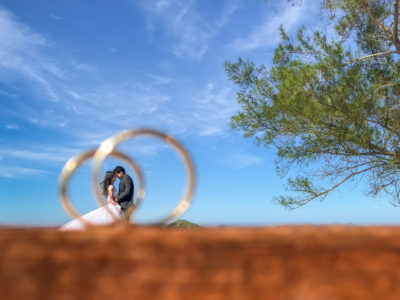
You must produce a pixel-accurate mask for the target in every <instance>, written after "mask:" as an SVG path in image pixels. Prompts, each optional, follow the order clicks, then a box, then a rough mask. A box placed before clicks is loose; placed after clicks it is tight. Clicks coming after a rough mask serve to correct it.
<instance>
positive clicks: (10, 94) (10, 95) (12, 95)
mask: <svg viewBox="0 0 400 300" xmlns="http://www.w3.org/2000/svg"><path fill="white" fill-rule="evenodd" d="M0 95H4V96H7V97H10V98H17V97H18V95H17V94H14V93H8V92H5V91H2V90H0Z"/></svg>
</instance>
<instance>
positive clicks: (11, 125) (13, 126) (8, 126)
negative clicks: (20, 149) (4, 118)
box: [6, 124, 19, 130]
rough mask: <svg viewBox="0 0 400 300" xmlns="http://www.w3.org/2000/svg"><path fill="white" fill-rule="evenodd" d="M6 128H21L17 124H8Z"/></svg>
mask: <svg viewBox="0 0 400 300" xmlns="http://www.w3.org/2000/svg"><path fill="white" fill-rule="evenodd" d="M6 128H7V129H9V130H17V129H19V126H18V125H15V124H7V125H6Z"/></svg>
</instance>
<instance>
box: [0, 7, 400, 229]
mask: <svg viewBox="0 0 400 300" xmlns="http://www.w3.org/2000/svg"><path fill="white" fill-rule="evenodd" d="M284 2H286V1H282V3H284ZM303 4H304V5H303V6H302V7H298V6H290V5H281V4H278V1H276V2H275V1H274V4H272V5H271V4H270V3H264V1H262V0H253V1H245V0H227V1H211V0H197V1H195V0H193V1H185V0H154V1H153V0H146V1H144V0H143V1H139V0H138V1H135V0H116V1H113V2H112V3H111V2H110V1H77V0H75V1H74V0H71V1H61V0H48V1H45V0H41V1H35V2H34V3H33V2H27V1H24V0H12V1H0V101H1V102H0V103H1V110H0V142H1V143H0V224H6V225H7V224H8V225H35V226H47V225H51V226H54V225H60V224H63V223H65V222H67V221H68V220H69V217H68V216H67V215H66V214H65V213H64V212H63V210H62V208H61V205H60V202H59V197H58V191H57V181H58V176H59V174H60V171H61V169H62V167H63V165H64V163H65V162H66V161H67V159H68V158H69V157H71V156H73V155H75V154H77V153H79V152H81V151H84V150H86V149H89V148H95V147H97V146H98V145H99V144H100V142H101V141H103V140H104V139H105V138H107V137H109V136H111V135H113V134H114V133H117V132H118V131H120V130H123V129H127V128H137V127H150V128H155V129H159V130H162V131H165V132H168V133H171V134H173V135H175V136H176V137H177V138H178V139H179V140H180V141H181V142H182V143H183V144H184V145H185V146H186V147H187V148H188V150H189V151H190V153H191V155H192V157H193V158H194V161H195V164H196V168H197V175H198V181H197V188H196V192H195V197H194V199H193V205H192V206H191V207H190V208H189V210H188V211H187V212H186V213H185V214H184V215H183V216H182V217H183V218H185V219H188V220H191V221H193V222H196V223H199V224H201V225H271V224H293V223H295V224H298V223H306V224H310V223H311V224H323V223H346V224H347V223H354V224H398V223H399V221H398V220H399V218H398V215H399V209H398V208H395V207H393V206H391V205H390V204H389V203H388V200H387V199H385V198H381V199H373V198H368V197H367V196H366V195H365V194H364V193H363V191H364V190H365V189H364V188H363V183H362V182H361V183H359V184H358V185H347V186H345V187H343V188H342V189H341V191H340V192H336V193H334V194H332V195H331V196H330V197H329V198H328V199H326V200H325V201H324V202H318V201H317V202H315V203H310V204H309V205H307V206H305V207H303V208H300V209H298V210H294V211H286V210H284V209H283V208H282V207H279V206H277V205H276V204H274V203H272V198H273V197H274V196H278V195H279V194H282V193H284V192H285V179H281V178H279V177H277V176H276V173H275V165H274V159H275V158H276V157H275V153H274V151H275V150H274V149H273V148H268V149H266V148H263V147H257V146H255V145H254V144H253V142H252V140H251V139H244V138H243V137H242V136H241V134H240V132H237V131H232V130H231V129H230V128H229V125H228V123H229V119H230V117H231V116H232V115H233V114H234V113H235V112H236V111H237V110H238V105H237V103H236V100H235V94H236V92H237V88H236V87H235V86H234V85H233V83H232V82H230V81H228V80H227V78H226V75H225V72H224V69H223V62H224V61H225V60H231V61H235V60H236V59H237V58H238V57H242V58H244V59H250V60H253V61H255V62H257V63H264V64H266V65H267V66H268V65H269V64H270V61H271V57H272V53H273V50H274V48H275V47H276V46H277V44H278V43H279V31H278V28H279V25H280V24H283V25H284V27H285V29H286V30H287V31H288V32H289V33H290V34H294V33H295V31H296V30H297V28H299V26H301V25H306V26H307V27H308V28H317V27H319V26H321V19H320V18H319V16H318V8H317V7H316V5H315V1H303ZM120 149H121V150H123V151H125V152H126V153H128V154H130V155H131V156H132V157H134V158H135V159H136V160H137V161H138V163H139V164H140V165H141V166H142V168H143V170H144V174H145V177H146V183H147V196H146V198H145V200H144V202H143V206H142V207H141V208H140V209H139V211H138V214H137V216H136V217H135V218H136V219H137V220H138V221H139V222H142V223H146V222H152V221H154V220H157V219H158V218H161V217H162V216H163V215H164V214H166V213H168V212H169V211H170V210H171V209H172V208H173V207H174V205H176V204H177V202H178V199H179V197H180V196H181V195H182V190H183V188H184V185H185V174H184V169H183V166H182V165H181V162H180V160H179V158H178V157H177V156H176V155H175V154H174V152H173V151H172V150H171V149H169V148H168V147H167V146H166V145H164V144H162V143H161V142H158V141H153V140H152V139H149V138H144V139H140V140H137V141H131V142H126V143H124V144H123V145H121V147H120ZM118 163H120V162H118V161H115V160H113V159H111V158H110V159H108V160H107V161H106V162H105V165H104V168H103V169H104V170H107V169H112V168H113V166H114V165H115V164H118ZM90 170H91V166H90V161H89V162H87V163H85V164H84V165H83V166H82V168H81V169H79V170H78V171H77V174H76V175H75V176H74V177H73V178H72V180H71V184H70V187H71V189H70V195H71V198H72V199H73V203H74V204H75V205H76V207H77V208H78V209H79V211H80V212H81V213H85V212H87V211H90V210H91V209H93V208H96V204H95V202H94V200H93V198H92V196H91V191H90V184H89V180H90ZM129 172H131V171H128V173H129Z"/></svg>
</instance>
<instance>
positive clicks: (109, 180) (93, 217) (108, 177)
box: [59, 171, 125, 231]
mask: <svg viewBox="0 0 400 300" xmlns="http://www.w3.org/2000/svg"><path fill="white" fill-rule="evenodd" d="M115 179H116V176H115V175H114V173H113V172H111V171H107V172H106V174H105V175H104V180H103V181H102V182H101V189H102V192H103V195H104V197H107V205H105V206H102V207H100V208H98V209H95V210H93V211H91V212H89V213H87V214H85V215H83V216H81V217H80V218H78V219H74V220H72V221H70V222H68V223H67V224H65V225H63V226H61V227H60V228H59V229H60V230H63V231H64V230H83V229H85V228H86V226H87V225H86V224H85V221H87V222H89V223H91V224H96V225H107V224H111V223H112V222H113V221H115V218H124V216H125V214H124V212H123V210H122V208H121V206H120V205H119V204H118V203H117V197H118V191H117V190H116V189H115V187H114V182H115ZM82 219H83V221H82Z"/></svg>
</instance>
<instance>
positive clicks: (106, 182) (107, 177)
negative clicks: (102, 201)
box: [100, 171, 114, 197]
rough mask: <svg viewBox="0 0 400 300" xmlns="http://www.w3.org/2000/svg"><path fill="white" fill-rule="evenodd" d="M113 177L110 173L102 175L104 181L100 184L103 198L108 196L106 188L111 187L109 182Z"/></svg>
mask: <svg viewBox="0 0 400 300" xmlns="http://www.w3.org/2000/svg"><path fill="white" fill-rule="evenodd" d="M113 177H114V173H113V172H111V171H107V172H106V174H104V180H103V181H102V182H101V183H100V185H101V189H102V192H103V195H104V196H105V197H107V196H108V187H109V186H110V185H111V180H112V179H113Z"/></svg>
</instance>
